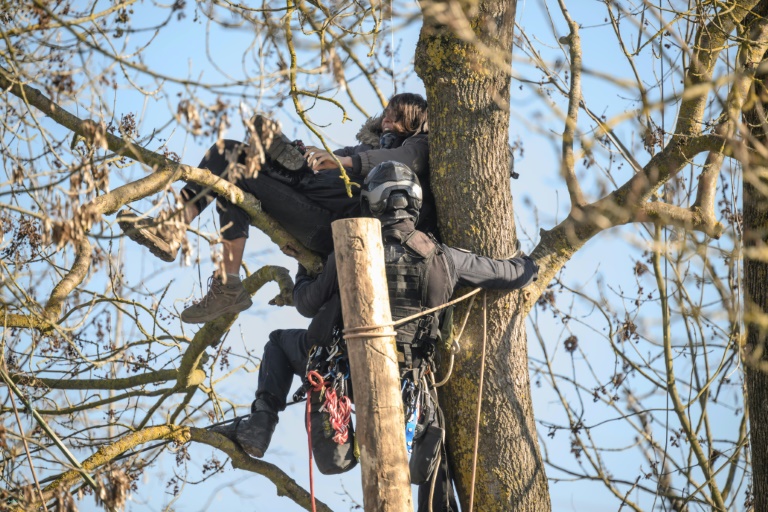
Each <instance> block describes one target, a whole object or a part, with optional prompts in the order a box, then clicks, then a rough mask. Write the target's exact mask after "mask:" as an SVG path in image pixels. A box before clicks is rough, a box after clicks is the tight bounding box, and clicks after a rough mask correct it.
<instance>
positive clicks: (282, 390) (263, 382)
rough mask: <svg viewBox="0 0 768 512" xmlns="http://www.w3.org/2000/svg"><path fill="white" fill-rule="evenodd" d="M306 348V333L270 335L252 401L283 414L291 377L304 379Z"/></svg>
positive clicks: (302, 331) (302, 330)
mask: <svg viewBox="0 0 768 512" xmlns="http://www.w3.org/2000/svg"><path fill="white" fill-rule="evenodd" d="M310 348H311V347H310V346H308V342H307V330H306V329H280V330H277V331H272V333H271V334H270V335H269V341H268V342H267V344H266V345H265V346H264V355H263V357H262V360H261V366H260V367H259V381H258V382H259V383H258V387H257V389H256V399H257V400H264V401H266V402H267V403H268V404H269V405H270V406H271V407H272V408H273V409H274V410H275V411H283V410H285V406H286V401H287V399H288V394H289V393H290V390H291V389H290V388H291V383H292V382H293V377H294V375H299V376H303V375H304V372H305V370H306V368H307V357H308V356H309V349H310Z"/></svg>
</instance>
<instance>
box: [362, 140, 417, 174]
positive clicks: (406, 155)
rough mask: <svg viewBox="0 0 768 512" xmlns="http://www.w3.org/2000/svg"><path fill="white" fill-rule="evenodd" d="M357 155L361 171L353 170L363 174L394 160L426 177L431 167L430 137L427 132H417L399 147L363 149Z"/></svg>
mask: <svg viewBox="0 0 768 512" xmlns="http://www.w3.org/2000/svg"><path fill="white" fill-rule="evenodd" d="M356 157H358V158H360V172H359V173H355V172H354V170H353V173H355V174H359V175H361V176H367V175H368V173H369V172H371V169H373V168H374V167H376V166H377V165H379V164H380V163H382V162H387V161H389V160H394V161H395V162H400V163H401V164H405V165H407V166H408V167H410V169H411V170H412V171H413V172H414V173H416V175H417V176H418V177H419V178H424V177H425V176H426V173H427V172H428V169H429V138H428V136H427V134H426V133H417V134H416V135H413V136H411V137H408V138H407V139H405V142H403V144H402V145H401V146H399V147H396V148H392V149H371V150H368V151H361V152H359V153H358V154H357V155H356ZM352 159H353V160H354V159H355V157H352Z"/></svg>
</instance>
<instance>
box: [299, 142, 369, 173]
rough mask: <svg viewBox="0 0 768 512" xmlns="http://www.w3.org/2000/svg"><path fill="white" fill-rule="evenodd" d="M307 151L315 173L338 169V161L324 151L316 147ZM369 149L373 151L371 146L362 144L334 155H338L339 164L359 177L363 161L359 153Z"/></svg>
mask: <svg viewBox="0 0 768 512" xmlns="http://www.w3.org/2000/svg"><path fill="white" fill-rule="evenodd" d="M306 149H307V152H306V153H305V154H306V158H307V165H309V167H310V168H311V169H312V170H313V171H316V172H317V171H325V170H328V169H336V168H338V164H337V163H336V160H334V159H333V156H332V155H331V154H330V153H328V152H327V151H325V150H324V149H321V148H318V147H315V146H307V148H306ZM369 149H371V146H370V145H368V144H360V145H359V146H347V147H343V148H340V149H337V150H335V151H334V152H333V154H334V155H336V157H337V158H338V159H339V162H341V165H343V166H344V167H345V168H346V169H347V170H348V171H349V172H350V173H351V174H356V175H359V174H360V169H361V160H360V157H359V156H358V153H360V152H361V151H367V150H369Z"/></svg>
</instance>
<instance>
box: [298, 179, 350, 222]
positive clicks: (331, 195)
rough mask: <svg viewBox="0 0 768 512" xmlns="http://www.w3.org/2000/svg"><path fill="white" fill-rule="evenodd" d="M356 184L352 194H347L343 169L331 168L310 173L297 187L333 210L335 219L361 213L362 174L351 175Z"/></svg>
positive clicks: (308, 196)
mask: <svg viewBox="0 0 768 512" xmlns="http://www.w3.org/2000/svg"><path fill="white" fill-rule="evenodd" d="M350 179H351V180H352V182H353V183H354V184H356V185H357V186H355V185H353V186H352V196H351V197H350V196H349V195H348V194H347V189H346V188H345V187H344V181H343V180H342V178H341V171H340V170H338V169H329V170H326V171H320V172H318V173H317V174H313V175H308V176H306V177H305V178H303V179H302V180H301V182H299V184H298V185H297V186H296V189H297V190H299V192H301V193H302V195H304V196H305V197H306V198H307V199H308V200H310V201H312V202H313V203H315V204H317V205H318V206H320V207H321V208H324V209H326V210H328V211H329V212H331V215H332V217H333V220H336V219H343V218H347V217H353V216H357V215H359V214H360V185H362V183H363V180H364V178H363V177H362V176H350Z"/></svg>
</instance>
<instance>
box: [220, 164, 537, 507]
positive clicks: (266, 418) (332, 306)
mask: <svg viewBox="0 0 768 512" xmlns="http://www.w3.org/2000/svg"><path fill="white" fill-rule="evenodd" d="M423 199H424V198H423V190H422V187H421V184H420V183H419V179H418V178H417V176H416V174H415V173H414V172H413V171H412V170H411V169H410V168H408V166H406V165H404V164H402V163H399V162H394V161H388V162H384V163H381V164H379V165H377V166H376V167H374V168H373V169H372V170H371V172H370V173H369V174H368V175H367V176H366V178H365V180H364V182H363V187H362V191H361V194H360V201H361V209H362V211H363V213H365V214H368V215H371V216H373V217H376V218H378V219H379V220H380V221H381V224H382V237H383V242H384V254H385V259H386V273H387V283H388V287H389V298H390V306H391V309H392V319H393V320H394V321H397V320H399V319H402V318H405V317H407V316H410V315H411V314H413V313H419V312H421V311H424V310H426V309H429V308H432V307H436V306H440V305H442V304H445V303H447V302H448V301H449V300H450V297H451V295H452V294H453V291H454V290H455V289H456V288H457V287H458V286H471V287H482V288H487V289H497V290H514V289H518V288H522V287H524V286H526V285H528V284H529V283H531V282H532V281H535V280H536V279H537V277H538V266H537V265H536V263H535V262H534V261H533V260H532V259H530V258H529V257H527V256H523V257H513V258H510V259H507V260H498V259H492V258H488V257H485V256H479V255H476V254H472V253H470V252H468V251H464V250H461V249H456V248H453V247H449V246H447V245H444V244H442V243H439V242H437V241H436V240H435V239H434V237H432V236H430V235H428V234H426V233H424V232H422V231H419V230H417V229H416V222H417V220H418V217H419V214H420V209H421V207H422V204H423ZM293 299H294V305H295V306H296V309H297V310H298V311H299V313H301V314H302V315H304V316H307V317H311V318H312V322H311V323H310V326H309V329H308V330H306V331H304V330H298V329H292V330H281V331H275V332H273V333H272V334H271V335H270V340H269V342H268V343H267V345H266V347H265V350H264V357H263V359H262V362H261V367H260V369H259V387H258V390H257V391H256V401H255V402H254V403H253V406H252V409H251V410H252V413H251V414H250V416H248V417H246V418H244V419H242V421H236V422H235V423H232V424H229V425H226V426H224V427H216V428H215V429H214V430H216V431H218V432H220V433H222V434H225V435H227V436H228V437H230V438H231V439H233V440H234V441H236V442H237V443H238V444H239V445H240V446H241V447H242V448H243V449H244V450H245V451H246V452H247V453H249V454H250V455H252V456H255V457H261V456H262V455H263V454H264V452H265V451H266V449H267V447H268V446H269V443H270V440H271V438H272V434H273V432H274V430H275V426H276V425H277V422H278V416H277V414H278V412H279V411H282V410H283V409H284V408H285V404H286V397H287V395H288V390H289V387H290V384H291V382H292V379H293V376H294V375H302V371H303V369H304V368H305V367H306V363H307V354H308V351H309V349H310V347H311V346H312V345H320V346H322V345H324V344H328V343H330V342H331V340H332V339H333V334H332V332H333V329H334V328H337V327H338V326H339V325H340V324H341V323H342V318H341V301H340V298H339V288H338V281H337V273H336V261H335V258H334V254H333V253H332V254H331V255H329V257H328V261H327V264H326V266H325V268H324V270H323V272H322V273H320V274H319V275H318V276H317V277H310V276H308V275H307V273H306V271H305V270H304V269H303V268H302V267H301V266H299V273H298V275H297V278H296V286H295V288H294V292H293ZM442 315H443V314H442V312H440V313H435V314H432V315H428V316H425V317H422V318H421V319H419V320H414V321H413V322H410V323H408V324H405V325H402V326H400V327H398V328H397V337H396V342H397V350H398V352H399V361H400V368H401V375H402V377H403V381H404V389H405V388H406V387H407V386H406V385H405V384H406V383H410V388H411V389H412V390H413V393H412V395H413V396H417V397H420V398H419V399H418V401H419V403H421V404H422V405H423V407H422V408H420V409H419V412H418V416H419V418H418V423H419V426H418V428H417V429H416V430H417V432H416V436H415V439H414V449H413V455H412V457H411V478H412V481H414V480H418V481H419V483H420V485H419V506H418V507H419V508H418V510H419V511H420V512H427V511H428V501H429V494H430V487H431V485H432V481H431V477H434V478H436V485H435V489H436V492H435V496H434V500H433V511H430V512H436V511H440V512H444V511H457V510H458V507H457V506H456V501H455V497H454V495H453V487H452V485H451V478H450V475H449V471H448V464H447V462H446V457H442V463H441V464H440V466H439V467H438V468H437V472H436V473H435V472H434V471H435V468H434V459H435V455H436V453H437V451H436V450H441V449H442V448H441V446H440V445H441V441H442V438H441V436H442V428H443V426H442V425H441V423H442V420H441V416H442V415H441V414H440V411H439V407H438V406H437V400H436V395H435V392H434V389H419V387H420V386H422V384H423V383H425V382H426V379H424V378H422V377H423V376H424V375H425V374H426V373H427V372H429V371H432V372H434V370H435V368H434V359H433V354H434V351H435V346H436V344H437V343H438V338H439V336H440V334H439V333H440V329H439V327H440V322H441V320H442ZM405 405H406V411H407V413H408V411H409V410H410V409H412V408H413V405H414V404H413V403H406V404H405ZM429 433H431V434H434V433H436V434H437V436H438V439H437V440H435V439H434V438H433V439H431V440H430V439H428V437H429V435H431V434H429ZM420 435H421V440H420V439H419V436H420ZM433 437H434V436H433ZM420 445H421V446H429V449H428V450H427V453H426V454H425V453H424V450H420ZM414 457H417V458H418V457H424V459H425V460H426V462H427V464H426V466H425V465H424V464H422V463H421V462H422V461H419V460H416V461H415V462H414ZM417 474H418V475H420V476H418V477H417Z"/></svg>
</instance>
